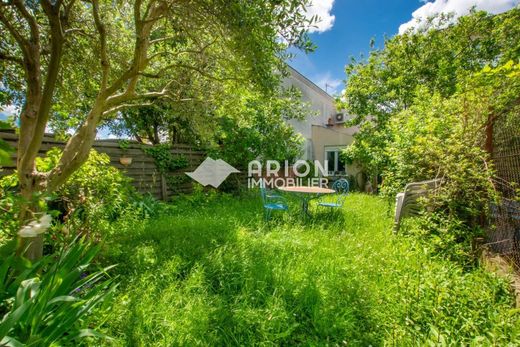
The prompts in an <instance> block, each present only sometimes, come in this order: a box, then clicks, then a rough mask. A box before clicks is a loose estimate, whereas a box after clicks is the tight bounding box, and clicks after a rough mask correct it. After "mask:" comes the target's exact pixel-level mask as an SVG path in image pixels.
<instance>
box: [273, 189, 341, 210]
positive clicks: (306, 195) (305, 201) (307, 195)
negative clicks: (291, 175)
mask: <svg viewBox="0 0 520 347" xmlns="http://www.w3.org/2000/svg"><path fill="white" fill-rule="evenodd" d="M278 189H279V190H281V191H282V192H287V193H294V194H296V195H297V196H298V197H299V198H300V199H301V200H302V212H303V213H304V214H305V215H307V216H310V213H309V201H310V200H312V199H315V198H317V197H318V196H320V195H322V194H332V193H335V192H336V191H335V190H334V189H329V188H321V187H302V186H300V187H280V188H278Z"/></svg>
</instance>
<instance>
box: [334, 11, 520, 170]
mask: <svg viewBox="0 0 520 347" xmlns="http://www.w3.org/2000/svg"><path fill="white" fill-rule="evenodd" d="M450 21H451V18H450V17H449V16H441V17H440V18H439V17H437V18H432V19H431V20H430V25H425V26H423V27H422V28H421V29H420V30H419V31H418V32H414V31H408V32H407V33H405V34H403V35H398V36H395V37H393V38H390V39H387V40H386V42H385V48H384V49H381V50H375V51H373V52H371V54H370V56H369V58H368V60H367V61H366V62H357V61H355V60H353V61H352V62H351V63H350V64H349V65H348V66H347V68H346V73H347V88H346V91H345V105H344V107H346V108H347V109H348V110H349V112H351V113H352V114H355V115H357V117H356V118H355V120H354V123H355V124H361V125H362V127H361V132H360V133H359V134H358V135H357V136H356V141H355V143H354V146H352V147H351V148H349V149H348V151H347V153H346V154H347V157H348V158H349V159H351V160H356V161H358V162H359V163H360V164H361V165H362V166H364V168H365V170H367V171H369V173H372V174H375V173H378V172H379V173H380V172H381V171H382V170H384V169H385V168H386V167H388V165H389V160H388V156H387V154H386V153H385V147H386V145H387V144H388V143H389V142H391V141H392V136H393V133H392V132H391V131H390V130H389V129H388V124H389V122H390V120H391V118H392V117H393V116H394V115H396V114H398V113H399V112H401V111H403V110H406V109H409V108H410V107H411V106H412V105H413V104H414V102H415V100H416V98H417V96H418V95H419V94H424V92H425V91H426V92H428V93H430V94H436V95H439V96H441V97H444V98H448V97H450V96H452V95H453V94H454V93H456V92H457V91H458V90H460V89H458V86H459V85H460V84H461V83H463V82H464V81H465V80H466V79H467V78H468V77H469V76H471V75H473V74H475V73H477V72H479V71H480V70H482V69H483V68H484V67H485V66H486V65H489V66H491V67H496V66H500V65H502V64H504V63H506V62H507V61H509V60H518V58H519V57H520V43H519V42H520V25H519V24H518V23H520V9H513V10H511V11H509V12H506V13H504V14H502V15H498V16H492V15H490V14H487V13H485V12H474V13H472V14H471V15H469V16H465V17H461V18H459V19H458V20H457V22H456V23H454V24H449V23H450ZM492 120H493V117H492V116H491V115H490V118H489V121H490V122H488V124H489V125H491V124H492V122H491V121H492ZM488 141H489V140H488Z"/></svg>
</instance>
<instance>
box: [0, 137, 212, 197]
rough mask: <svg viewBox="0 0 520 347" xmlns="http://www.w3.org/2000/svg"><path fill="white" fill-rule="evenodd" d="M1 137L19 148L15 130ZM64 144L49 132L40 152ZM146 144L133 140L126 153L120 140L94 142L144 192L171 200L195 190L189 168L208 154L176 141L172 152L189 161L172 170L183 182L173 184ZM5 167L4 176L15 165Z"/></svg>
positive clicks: (193, 168) (171, 174)
mask: <svg viewBox="0 0 520 347" xmlns="http://www.w3.org/2000/svg"><path fill="white" fill-rule="evenodd" d="M0 138H1V139H3V140H5V141H6V142H7V143H9V144H10V145H11V146H13V147H15V148H16V147H17V145H18V135H16V134H15V133H14V131H12V130H2V131H0ZM64 146H65V142H63V141H59V140H56V139H55V138H54V137H53V136H52V135H50V134H48V135H46V136H45V137H44V139H43V143H42V146H41V148H40V153H39V155H40V156H44V155H45V153H46V152H47V151H48V150H49V149H51V148H53V147H58V148H63V147H64ZM146 146H148V147H151V146H150V145H143V144H139V143H137V142H130V143H129V145H128V149H127V150H126V151H125V152H126V153H125V155H123V150H122V149H121V148H120V145H119V142H118V140H97V141H96V142H95V143H94V145H93V149H95V150H96V151H98V152H100V153H105V154H107V155H108V156H109V157H110V164H111V165H112V166H114V167H115V168H117V169H119V170H121V171H122V172H123V173H124V174H125V175H126V176H128V177H130V178H131V179H132V185H133V186H134V187H135V188H136V189H137V191H139V192H140V193H143V194H147V193H150V194H152V195H153V196H155V197H156V198H158V199H162V200H167V199H168V198H170V197H171V196H172V195H175V194H179V193H189V192H191V190H192V188H193V186H192V181H191V179H190V178H189V177H188V176H186V174H185V172H190V171H193V170H195V169H196V168H197V166H199V164H200V163H201V162H202V161H203V160H204V158H205V156H206V154H205V153H204V152H202V151H198V150H195V149H193V148H192V147H191V146H189V145H180V144H179V145H175V146H174V147H173V148H172V149H171V152H172V154H173V155H179V156H184V157H185V158H186V159H187V160H188V163H189V164H188V167H186V168H183V169H180V170H177V171H175V172H172V173H170V174H168V176H171V177H178V181H179V183H178V184H175V185H174V186H173V187H172V185H171V184H170V185H169V184H168V183H167V179H166V177H163V176H162V175H161V173H160V172H159V170H158V169H157V166H156V165H155V160H154V158H152V157H151V156H150V155H148V154H146V153H145V152H144V151H143V149H142V148H143V147H146ZM123 156H124V157H130V158H132V163H131V164H130V165H127V166H125V165H122V164H121V163H120V161H119V159H120V158H121V157H123ZM12 158H13V163H15V162H16V153H15V154H13V156H12ZM2 169H3V170H1V171H0V177H1V176H4V175H8V174H11V173H12V172H13V170H14V169H15V167H14V166H13V167H3V168H2Z"/></svg>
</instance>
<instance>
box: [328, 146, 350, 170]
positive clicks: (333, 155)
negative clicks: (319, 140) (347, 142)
mask: <svg viewBox="0 0 520 347" xmlns="http://www.w3.org/2000/svg"><path fill="white" fill-rule="evenodd" d="M342 149H343V148H342V147H330V148H325V160H327V171H328V173H329V175H335V174H345V168H346V166H345V162H344V161H342V160H341V159H340V153H341V150H342Z"/></svg>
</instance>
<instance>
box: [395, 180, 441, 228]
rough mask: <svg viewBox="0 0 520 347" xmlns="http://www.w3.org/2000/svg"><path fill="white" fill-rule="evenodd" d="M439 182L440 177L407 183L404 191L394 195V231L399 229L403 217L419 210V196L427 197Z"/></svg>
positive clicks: (413, 214)
mask: <svg viewBox="0 0 520 347" xmlns="http://www.w3.org/2000/svg"><path fill="white" fill-rule="evenodd" d="M440 184H441V180H440V179H434V180H429V181H422V182H412V183H408V184H407V185H406V187H404V192H401V193H398V194H397V195H396V197H395V220H394V233H397V232H398V231H399V227H400V226H401V220H402V219H403V218H404V217H411V216H417V215H418V214H419V213H420V212H421V207H422V206H421V204H420V198H424V197H427V196H428V195H429V194H430V193H431V192H433V191H435V190H436V189H437V188H438V187H439V186H440Z"/></svg>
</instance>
